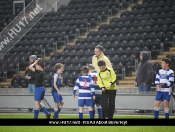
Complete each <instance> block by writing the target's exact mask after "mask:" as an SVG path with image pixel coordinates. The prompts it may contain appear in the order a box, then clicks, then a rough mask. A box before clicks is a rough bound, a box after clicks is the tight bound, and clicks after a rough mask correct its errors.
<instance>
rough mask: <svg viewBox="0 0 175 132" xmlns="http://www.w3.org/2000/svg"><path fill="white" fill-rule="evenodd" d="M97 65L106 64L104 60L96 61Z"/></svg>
mask: <svg viewBox="0 0 175 132" xmlns="http://www.w3.org/2000/svg"><path fill="white" fill-rule="evenodd" d="M98 66H106V62H105V61H104V60H100V61H98Z"/></svg>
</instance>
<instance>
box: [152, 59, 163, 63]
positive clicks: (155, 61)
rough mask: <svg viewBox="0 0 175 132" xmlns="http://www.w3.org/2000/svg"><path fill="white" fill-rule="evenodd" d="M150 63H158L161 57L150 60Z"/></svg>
mask: <svg viewBox="0 0 175 132" xmlns="http://www.w3.org/2000/svg"><path fill="white" fill-rule="evenodd" d="M151 62H152V63H160V62H161V59H157V60H151Z"/></svg>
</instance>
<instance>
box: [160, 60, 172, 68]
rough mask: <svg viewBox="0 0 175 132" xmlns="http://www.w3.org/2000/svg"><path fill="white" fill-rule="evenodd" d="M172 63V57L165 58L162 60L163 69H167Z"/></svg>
mask: <svg viewBox="0 0 175 132" xmlns="http://www.w3.org/2000/svg"><path fill="white" fill-rule="evenodd" d="M170 65H171V59H169V58H163V59H162V62H161V66H162V69H167V68H168V67H169V66H170Z"/></svg>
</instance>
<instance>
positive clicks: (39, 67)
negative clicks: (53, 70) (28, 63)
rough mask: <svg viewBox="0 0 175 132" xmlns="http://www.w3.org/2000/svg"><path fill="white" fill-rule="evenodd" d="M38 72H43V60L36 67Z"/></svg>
mask: <svg viewBox="0 0 175 132" xmlns="http://www.w3.org/2000/svg"><path fill="white" fill-rule="evenodd" d="M35 67H36V69H37V70H43V68H44V61H43V60H39V61H38V63H36V65H35Z"/></svg>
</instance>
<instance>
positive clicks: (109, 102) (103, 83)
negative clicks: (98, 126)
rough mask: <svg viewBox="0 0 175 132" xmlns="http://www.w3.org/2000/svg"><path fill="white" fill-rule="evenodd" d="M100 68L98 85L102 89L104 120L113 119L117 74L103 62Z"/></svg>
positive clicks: (101, 61) (100, 63) (100, 62)
mask: <svg viewBox="0 0 175 132" xmlns="http://www.w3.org/2000/svg"><path fill="white" fill-rule="evenodd" d="M98 66H99V69H100V71H99V72H98V77H97V78H98V85H99V87H100V88H101V89H102V116H103V119H112V118H113V115H114V111H115V96H116V74H115V72H114V70H113V69H112V68H110V67H107V66H106V63H105V61H103V60H100V61H98Z"/></svg>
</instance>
